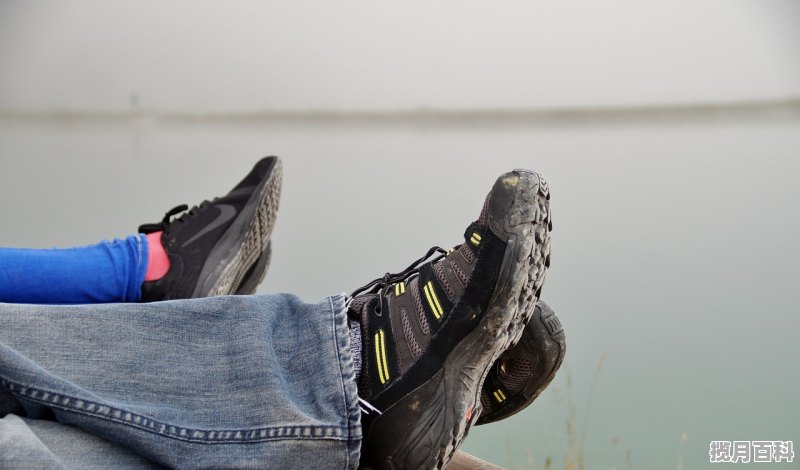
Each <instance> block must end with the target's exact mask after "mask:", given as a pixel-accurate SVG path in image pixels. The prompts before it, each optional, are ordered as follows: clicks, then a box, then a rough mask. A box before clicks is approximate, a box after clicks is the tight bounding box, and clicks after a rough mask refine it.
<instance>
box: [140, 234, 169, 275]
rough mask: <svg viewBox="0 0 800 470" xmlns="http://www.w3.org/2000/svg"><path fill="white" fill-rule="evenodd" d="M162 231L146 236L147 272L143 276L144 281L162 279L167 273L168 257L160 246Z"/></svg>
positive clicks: (162, 246)
mask: <svg viewBox="0 0 800 470" xmlns="http://www.w3.org/2000/svg"><path fill="white" fill-rule="evenodd" d="M163 233H164V232H163V231H158V232H153V233H148V234H147V246H148V249H147V272H146V273H145V274H144V280H145V281H157V280H159V279H161V278H162V277H164V275H165V274H167V271H169V256H167V252H166V251H164V245H162V244H161V235H162V234H163Z"/></svg>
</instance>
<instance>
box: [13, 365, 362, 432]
mask: <svg viewBox="0 0 800 470" xmlns="http://www.w3.org/2000/svg"><path fill="white" fill-rule="evenodd" d="M0 385H2V386H3V387H4V388H5V389H6V390H8V391H9V392H11V393H12V394H13V395H15V396H18V397H22V398H24V399H25V400H28V401H31V402H34V403H38V404H41V405H47V406H51V407H54V408H57V409H61V410H64V411H67V412H71V413H75V414H78V415H82V416H89V417H93V418H98V419H101V420H104V421H108V422H113V423H118V424H122V425H124V426H127V427H130V428H133V429H137V430H141V431H145V432H149V433H153V434H157V435H160V436H164V437H168V438H171V439H175V440H179V441H185V442H194V443H201V444H214V443H222V444H235V443H242V444H244V443H254V442H270V441H278V440H319V439H324V440H332V441H349V440H350V430H349V428H343V427H341V426H267V427H260V428H254V429H228V430H208V429H203V430H201V429H192V428H187V427H184V426H176V425H172V424H167V423H162V422H160V421H156V420H154V419H150V418H147V417H145V416H143V415H140V414H138V413H133V412H130V411H125V410H122V409H118V408H114V407H111V406H108V405H103V404H101V403H97V402H94V401H91V400H85V399H82V398H76V397H72V396H69V395H68V394H65V393H57V392H49V391H46V390H43V389H39V388H35V387H28V386H25V385H22V384H18V383H16V382H13V381H11V380H8V379H6V378H5V377H1V376H0Z"/></svg>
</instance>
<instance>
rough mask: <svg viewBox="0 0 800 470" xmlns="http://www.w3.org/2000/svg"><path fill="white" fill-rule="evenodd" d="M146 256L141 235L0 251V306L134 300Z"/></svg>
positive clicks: (143, 272)
mask: <svg viewBox="0 0 800 470" xmlns="http://www.w3.org/2000/svg"><path fill="white" fill-rule="evenodd" d="M147 255H148V250H147V240H146V238H145V237H144V235H136V236H131V237H128V238H126V239H124V240H114V241H110V242H102V243H98V244H97V245H91V246H85V247H80V248H67V249H52V250H30V249H24V248H0V302H13V303H39V304H78V303H100V302H137V301H138V300H139V298H140V296H141V286H142V282H144V277H145V271H146V269H147Z"/></svg>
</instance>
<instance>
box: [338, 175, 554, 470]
mask: <svg viewBox="0 0 800 470" xmlns="http://www.w3.org/2000/svg"><path fill="white" fill-rule="evenodd" d="M548 199H549V193H548V189H547V184H546V183H545V181H544V179H542V178H541V177H540V176H539V175H537V174H536V173H533V172H529V171H525V170H515V171H513V172H510V173H506V174H504V175H502V176H501V177H500V178H498V180H497V182H496V183H495V185H494V187H493V188H492V190H491V192H490V193H489V195H488V196H487V198H486V202H485V204H484V207H483V210H482V211H481V214H480V216H479V218H478V221H477V222H474V223H472V224H471V225H470V226H469V227H468V228H467V230H466V233H465V242H464V243H463V244H461V245H459V246H457V247H456V248H454V249H453V250H451V251H449V252H447V253H445V251H444V250H442V249H441V248H433V249H431V251H429V252H428V254H427V255H426V256H424V257H423V258H421V259H420V260H418V261H417V262H416V263H414V264H413V265H412V266H410V267H409V268H408V269H406V270H405V271H403V272H402V273H399V274H387V275H385V276H384V277H383V278H381V279H378V280H375V281H373V282H372V283H370V284H368V285H367V286H364V287H362V288H361V289H358V290H357V291H356V292H354V293H353V295H352V298H351V301H350V306H349V308H350V311H349V313H350V315H351V317H353V318H354V319H356V320H357V321H358V322H359V324H360V327H361V337H362V351H363V360H362V369H361V377H360V379H359V396H360V397H361V399H362V400H364V401H365V402H366V403H365V406H364V409H365V413H364V414H362V418H363V420H362V426H363V430H364V439H363V441H362V448H361V452H362V462H361V463H362V465H366V466H370V467H373V468H390V469H400V468H414V469H416V468H434V467H435V468H444V466H445V465H446V464H447V462H448V461H449V460H450V459H451V457H452V456H453V454H454V453H455V451H456V450H457V449H458V447H459V446H460V445H461V443H462V441H463V439H464V437H465V436H466V434H467V431H468V430H469V428H470V426H471V425H472V424H473V423H474V422H475V421H476V420H477V418H478V416H479V414H480V412H481V409H480V407H481V403H480V395H481V388H482V386H483V381H484V378H485V377H486V374H487V373H488V372H489V370H490V366H491V365H492V364H493V363H494V362H495V361H496V360H497V358H498V357H499V356H500V354H501V353H502V352H503V351H505V350H506V349H507V348H508V347H509V346H510V345H511V344H512V343H514V342H515V341H517V340H518V338H519V336H520V334H521V333H522V330H523V328H524V326H525V323H526V322H527V320H528V317H529V316H530V315H531V314H532V313H533V306H534V304H535V303H536V301H537V300H538V298H539V293H540V291H541V288H542V284H543V283H544V278H545V271H546V268H547V266H548V265H549V254H550V237H549V231H550V209H549V202H548ZM437 253H438V254H437Z"/></svg>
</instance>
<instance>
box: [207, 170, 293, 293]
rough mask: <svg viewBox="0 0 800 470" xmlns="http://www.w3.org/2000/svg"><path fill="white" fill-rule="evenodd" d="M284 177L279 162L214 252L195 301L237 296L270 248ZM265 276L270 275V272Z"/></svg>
mask: <svg viewBox="0 0 800 470" xmlns="http://www.w3.org/2000/svg"><path fill="white" fill-rule="evenodd" d="M282 176H283V166H282V164H281V161H280V160H279V159H276V160H275V163H274V164H273V166H272V169H271V170H270V173H269V176H268V177H267V178H266V180H265V181H262V182H261V184H260V188H258V189H257V190H256V191H254V193H253V195H252V196H251V197H250V200H248V201H247V203H246V204H245V206H244V208H243V209H242V211H241V212H240V213H239V214H238V215H237V216H236V219H234V221H233V223H232V224H231V226H230V227H229V228H228V230H227V231H226V232H225V234H224V235H223V236H222V237H221V238H220V239H219V241H218V242H217V243H216V244H215V245H214V248H212V249H211V252H210V253H209V256H208V259H207V260H206V263H205V265H204V266H203V270H202V271H201V273H200V276H199V280H198V283H197V287H195V290H194V292H193V293H192V297H211V296H216V295H230V294H235V293H236V292H237V290H238V289H239V285H240V284H241V283H242V282H243V279H244V277H245V275H246V274H248V272H249V271H250V269H251V268H252V267H253V265H254V264H255V263H256V262H257V260H258V259H259V258H260V257H261V256H262V254H263V253H264V252H265V250H266V248H267V245H268V244H269V241H270V237H271V236H272V229H273V227H274V225H275V218H276V217H277V214H278V202H279V200H280V193H281V183H282ZM267 263H268V262H267ZM262 274H266V269H265V270H264V271H263V273H262ZM262 278H263V276H262Z"/></svg>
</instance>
